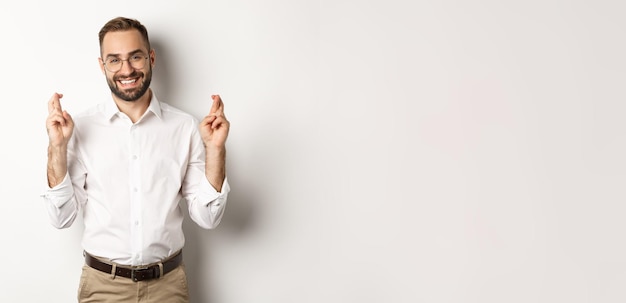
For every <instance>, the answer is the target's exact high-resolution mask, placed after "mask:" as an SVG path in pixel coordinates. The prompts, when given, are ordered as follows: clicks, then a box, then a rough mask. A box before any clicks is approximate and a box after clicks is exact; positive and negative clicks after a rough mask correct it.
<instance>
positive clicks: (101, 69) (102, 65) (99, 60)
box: [98, 57, 106, 75]
mask: <svg viewBox="0 0 626 303" xmlns="http://www.w3.org/2000/svg"><path fill="white" fill-rule="evenodd" d="M98 63H99V64H100V71H101V72H102V74H103V75H106V72H105V70H104V61H102V58H100V57H98Z"/></svg>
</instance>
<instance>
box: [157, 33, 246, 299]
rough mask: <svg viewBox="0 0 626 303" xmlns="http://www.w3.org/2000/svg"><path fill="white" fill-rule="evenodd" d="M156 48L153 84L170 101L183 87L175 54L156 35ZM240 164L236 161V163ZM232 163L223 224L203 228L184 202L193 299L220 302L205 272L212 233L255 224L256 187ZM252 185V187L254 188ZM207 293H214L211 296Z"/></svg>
mask: <svg viewBox="0 0 626 303" xmlns="http://www.w3.org/2000/svg"><path fill="white" fill-rule="evenodd" d="M151 39H152V41H151V43H152V48H154V49H155V51H156V57H157V59H156V65H155V68H154V72H153V75H152V85H151V87H153V88H154V90H155V93H156V94H157V96H158V98H159V100H161V101H164V102H166V103H170V102H172V101H174V100H178V98H176V97H175V95H176V92H177V91H179V90H180V88H177V87H174V86H173V85H172V83H175V82H174V79H172V78H171V75H172V74H173V73H172V70H171V68H170V67H169V66H168V64H167V62H175V58H171V57H170V56H171V55H169V54H170V53H169V52H168V50H167V47H166V43H162V42H161V41H160V40H159V39H158V38H157V39H154V38H152V37H151ZM170 104H171V105H172V106H174V107H178V108H181V106H180V104H176V103H170ZM190 114H192V115H194V116H196V117H201V116H203V115H204V113H190ZM234 164H235V165H236V163H234ZM229 167H230V164H229V163H227V168H226V169H227V174H228V182H229V184H230V185H231V188H232V191H231V192H230V193H229V195H228V202H227V205H226V209H225V213H224V216H223V217H222V221H221V222H220V225H219V226H218V227H217V228H216V229H214V230H205V229H202V228H200V227H199V226H198V225H197V224H196V223H195V222H193V220H191V218H190V217H189V212H188V209H187V205H186V203H184V202H182V205H183V211H184V212H185V220H184V222H183V231H184V233H185V247H184V248H183V255H184V263H185V268H186V271H187V278H188V282H189V293H190V294H189V295H190V297H191V303H205V302H216V301H217V300H216V295H217V292H218V291H219V290H217V289H215V283H213V282H212V281H210V280H208V277H210V276H213V275H212V274H209V273H205V272H203V271H205V270H211V269H212V268H213V266H211V263H212V260H213V259H212V258H211V247H212V245H211V244H214V245H219V243H211V236H213V235H215V234H217V233H221V234H226V235H227V237H228V238H233V239H234V238H237V237H240V236H241V235H244V234H246V233H248V231H249V230H250V228H251V226H252V225H253V224H252V223H253V217H254V213H255V210H254V208H253V199H254V198H253V197H254V190H253V188H254V187H252V186H250V185H247V184H243V183H244V182H242V181H243V180H241V179H240V178H237V176H236V175H233V174H232V173H231V172H232V170H229ZM251 189H252V190H251ZM207 296H211V298H210V297H207Z"/></svg>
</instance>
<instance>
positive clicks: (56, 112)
mask: <svg viewBox="0 0 626 303" xmlns="http://www.w3.org/2000/svg"><path fill="white" fill-rule="evenodd" d="M61 98H63V94H59V93H54V95H52V98H50V101H48V119H46V129H47V130H48V138H49V140H50V141H49V145H48V186H50V187H55V186H56V185H58V184H60V183H61V182H62V181H63V178H64V177H65V174H66V173H67V144H68V143H69V141H70V138H71V137H72V132H73V131H74V120H72V117H71V116H70V114H68V113H67V112H66V111H64V110H63V109H61V102H60V100H61Z"/></svg>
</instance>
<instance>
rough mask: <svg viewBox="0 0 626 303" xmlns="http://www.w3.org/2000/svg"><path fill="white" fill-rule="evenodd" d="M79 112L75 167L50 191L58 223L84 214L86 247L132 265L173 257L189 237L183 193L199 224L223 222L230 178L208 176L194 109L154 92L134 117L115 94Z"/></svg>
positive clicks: (71, 155) (73, 142) (71, 162)
mask: <svg viewBox="0 0 626 303" xmlns="http://www.w3.org/2000/svg"><path fill="white" fill-rule="evenodd" d="M73 119H74V124H75V127H74V133H73V135H72V138H71V139H70V142H69V144H68V174H67V175H66V177H65V179H64V180H63V182H62V183H61V184H59V185H57V186H55V187H54V188H50V187H48V186H46V187H45V188H46V189H45V192H44V193H43V195H42V196H43V198H44V201H45V202H46V205H47V210H48V214H49V216H50V220H51V222H52V224H53V225H54V226H55V227H57V228H66V227H69V226H70V225H72V223H73V222H74V220H75V218H76V216H77V215H78V214H79V213H81V214H82V216H83V222H84V225H85V230H84V234H83V239H82V246H83V248H84V249H85V251H87V252H88V253H90V254H92V255H95V256H100V257H104V258H108V259H111V260H112V261H113V262H116V263H119V264H126V265H144V264H149V263H153V262H158V261H160V260H163V259H165V258H167V257H168V256H170V255H171V254H173V253H174V252H176V251H178V250H180V249H181V248H182V247H183V245H184V243H185V238H184V235H183V230H182V221H183V217H184V214H183V208H181V205H180V202H181V200H182V199H185V200H186V202H187V207H188V210H189V214H190V217H191V218H192V219H193V220H194V221H195V222H196V223H197V224H198V225H200V226H201V227H203V228H206V229H209V228H214V227H215V226H217V225H218V224H219V222H220V220H221V217H222V214H223V213H224V207H225V206H226V198H227V195H228V192H229V191H230V188H229V185H228V182H227V180H225V181H224V185H223V186H222V188H221V190H220V192H218V191H217V190H216V189H214V188H213V187H212V186H211V184H210V183H209V181H208V180H207V178H206V176H205V159H206V158H205V148H204V144H203V142H202V139H201V137H200V133H199V130H198V121H197V120H196V119H195V118H194V117H193V116H191V115H189V114H187V113H185V112H183V111H181V110H178V109H176V108H174V107H172V106H169V105H167V104H165V103H160V102H159V101H158V100H157V99H156V97H155V95H154V94H153V97H152V100H151V101H150V106H149V107H148V110H147V111H146V113H145V114H144V115H143V116H142V117H141V119H139V121H137V122H136V123H134V124H133V123H132V121H131V120H130V118H129V117H128V116H126V115H125V114H124V113H122V112H120V111H119V110H118V108H117V106H116V105H115V102H114V101H113V100H111V101H110V102H105V103H102V104H99V105H97V106H95V107H93V108H91V109H89V110H87V111H85V112H83V113H81V114H79V115H76V116H74V117H73Z"/></svg>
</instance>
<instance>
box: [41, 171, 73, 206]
mask: <svg viewBox="0 0 626 303" xmlns="http://www.w3.org/2000/svg"><path fill="white" fill-rule="evenodd" d="M73 195H74V188H73V187H72V181H71V180H70V176H69V173H66V174H65V177H64V178H63V181H61V183H59V184H57V185H56V186H55V187H52V188H50V186H49V185H46V186H45V189H44V193H43V194H42V195H41V196H42V197H44V199H46V200H48V201H49V202H50V203H52V204H53V205H54V206H56V207H57V208H61V207H62V206H63V205H64V204H65V203H67V201H69V200H70V199H71V198H72V196H73Z"/></svg>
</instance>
